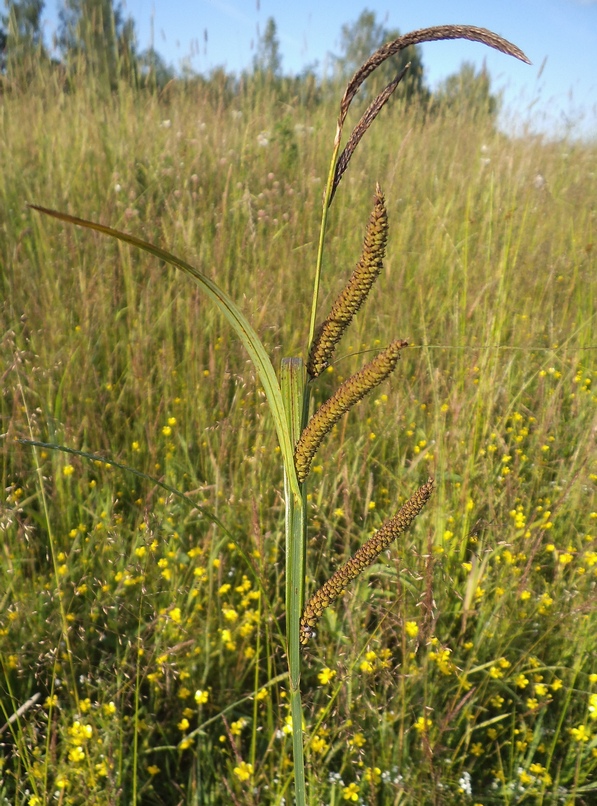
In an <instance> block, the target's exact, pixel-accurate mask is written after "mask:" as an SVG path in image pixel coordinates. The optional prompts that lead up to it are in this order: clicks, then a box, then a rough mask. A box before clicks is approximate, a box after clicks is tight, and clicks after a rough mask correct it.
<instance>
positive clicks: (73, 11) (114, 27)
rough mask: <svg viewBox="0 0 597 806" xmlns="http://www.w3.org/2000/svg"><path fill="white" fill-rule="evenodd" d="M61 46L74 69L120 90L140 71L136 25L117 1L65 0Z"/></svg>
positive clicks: (61, 16)
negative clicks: (124, 79)
mask: <svg viewBox="0 0 597 806" xmlns="http://www.w3.org/2000/svg"><path fill="white" fill-rule="evenodd" d="M59 16H60V28H59V33H58V45H59V47H60V49H61V51H62V53H63V55H64V57H65V59H66V61H67V64H68V66H69V67H70V68H75V69H76V68H78V67H80V66H81V64H84V65H85V68H86V70H87V71H88V73H90V74H92V75H94V76H95V77H96V78H98V79H99V80H100V83H107V84H108V86H109V87H110V88H111V89H116V87H117V85H118V79H119V77H122V76H127V77H130V76H132V75H134V74H135V71H136V53H135V24H134V22H133V19H132V18H131V17H126V18H125V16H124V12H123V8H122V5H121V4H120V3H118V5H114V3H113V0H65V2H64V6H63V8H62V9H61V11H60V15H59Z"/></svg>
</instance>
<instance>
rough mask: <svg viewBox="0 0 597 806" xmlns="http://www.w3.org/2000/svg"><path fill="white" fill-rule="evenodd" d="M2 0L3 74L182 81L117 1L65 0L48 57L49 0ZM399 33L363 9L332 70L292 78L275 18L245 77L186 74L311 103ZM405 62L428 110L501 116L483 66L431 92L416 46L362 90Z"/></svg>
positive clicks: (147, 83)
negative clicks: (145, 43) (45, 71)
mask: <svg viewBox="0 0 597 806" xmlns="http://www.w3.org/2000/svg"><path fill="white" fill-rule="evenodd" d="M4 2H5V12H4V13H3V14H0V76H4V77H7V78H10V77H11V76H12V77H19V76H20V77H21V78H23V76H24V75H25V77H26V74H27V71H28V70H31V69H32V66H35V69H36V70H38V69H39V67H40V66H43V65H44V64H47V66H48V67H49V68H55V69H59V70H61V71H62V72H63V74H64V77H65V81H66V82H68V79H69V77H73V76H75V75H80V74H84V75H85V76H93V78H94V79H95V81H96V83H97V85H98V86H101V87H105V88H107V89H109V90H110V91H116V90H117V89H118V87H119V86H120V84H121V82H123V81H125V82H127V83H129V84H132V85H133V86H136V87H149V88H155V89H161V88H163V87H164V86H165V85H166V84H167V83H168V82H170V81H171V80H173V79H175V78H181V77H180V76H177V75H176V73H175V71H174V69H173V68H172V67H170V66H169V65H168V64H166V62H165V61H164V59H163V58H162V57H161V55H160V54H159V53H158V52H157V51H156V50H155V49H154V48H148V49H145V50H143V51H139V50H138V48H137V43H136V35H135V24H134V21H133V19H132V17H130V16H126V15H125V13H124V9H123V6H122V4H121V3H120V2H117V0H63V5H62V8H61V10H60V13H59V27H58V31H57V33H56V35H55V37H54V42H53V46H54V47H53V52H54V53H55V54H57V55H55V56H50V53H49V51H48V48H47V46H46V44H45V43H44V39H43V32H42V14H43V10H44V0H4ZM399 36H400V31H398V30H396V29H391V28H386V27H385V26H384V25H383V24H382V23H380V22H378V20H377V19H376V16H375V12H373V11H369V10H367V9H365V10H364V11H363V12H362V13H361V14H360V16H359V18H358V19H357V20H356V21H355V22H353V23H347V24H345V25H343V26H342V28H341V33H340V52H339V54H337V55H334V54H330V55H331V58H330V64H331V65H332V68H331V72H330V74H328V75H327V76H322V75H321V73H320V71H319V70H318V65H317V64H313V65H310V66H308V67H306V68H305V69H304V70H303V71H302V73H301V74H300V75H296V76H289V75H286V74H285V73H284V71H283V58H282V53H281V50H280V42H279V39H278V33H277V26H276V22H275V20H274V18H273V17H270V18H269V19H268V20H267V23H266V25H265V29H264V31H263V33H262V34H260V36H259V37H258V40H257V44H256V49H255V56H254V58H253V63H252V65H251V67H250V68H248V69H247V70H246V71H244V72H243V74H242V75H240V76H237V75H233V74H230V73H227V72H226V70H224V69H223V68H216V69H214V70H213V71H212V72H211V73H210V74H209V75H208V76H200V75H197V74H193V73H192V71H190V70H185V72H184V75H183V76H182V79H183V80H185V81H187V82H201V83H206V84H208V85H211V87H212V89H216V90H218V92H219V94H222V93H223V94H225V95H228V96H231V97H232V96H234V95H235V94H236V92H237V91H238V88H239V84H241V83H242V82H245V83H246V82H248V81H249V82H253V83H254V84H255V85H257V86H260V85H267V86H268V87H270V88H271V89H274V90H278V91H279V92H280V93H282V94H286V95H288V94H294V95H295V96H298V97H299V98H300V99H301V100H302V101H304V102H305V101H307V102H309V101H311V102H312V101H314V100H317V99H321V98H322V97H323V96H324V95H325V87H326V86H328V87H329V86H330V85H337V84H338V83H340V84H345V83H346V82H347V80H348V79H349V78H350V77H351V76H352V75H353V73H354V72H355V70H356V69H357V68H358V67H359V66H360V65H361V64H362V63H363V62H364V61H365V60H366V59H367V58H368V57H369V56H370V55H371V54H372V53H373V52H374V51H375V50H377V48H379V47H380V46H381V45H383V44H384V43H385V42H388V41H390V40H392V39H396V38H397V37H399ZM407 63H410V68H409V70H408V72H407V74H406V77H405V79H404V81H403V82H402V85H401V87H400V91H401V92H402V93H403V95H406V96H407V97H409V98H410V97H417V98H418V100H419V101H422V102H423V103H424V104H425V105H426V106H427V107H428V108H433V107H434V106H435V107H438V106H443V107H444V108H446V107H447V108H449V109H453V110H456V111H459V112H460V111H462V110H464V111H467V112H469V113H473V114H484V115H488V116H491V117H495V115H496V114H497V111H498V109H499V102H500V98H499V95H496V94H494V93H492V91H491V81H490V77H489V74H488V73H487V71H486V69H485V68H481V70H476V68H475V67H474V65H472V64H470V63H466V62H465V63H464V64H463V65H462V66H461V68H460V70H459V71H458V72H457V73H455V74H453V75H451V76H448V77H447V78H446V79H445V80H444V81H443V82H441V84H440V85H439V86H438V87H437V88H435V89H434V90H433V92H432V91H431V90H430V89H429V88H428V86H427V85H426V82H425V71H424V66H423V61H422V57H421V50H420V48H419V47H410V48H407V49H405V50H404V51H401V52H400V53H398V54H397V55H396V56H394V57H392V58H391V59H388V60H387V61H386V62H385V63H384V64H383V65H382V67H381V68H380V69H379V70H377V71H376V72H375V74H374V76H372V77H371V79H368V80H367V82H366V83H365V86H364V87H363V94H365V95H369V96H370V97H374V96H375V95H376V94H377V93H378V92H379V91H380V89H381V88H382V87H383V86H385V84H388V83H389V82H390V81H391V80H392V79H393V78H394V77H395V76H396V75H397V74H398V73H399V72H401V70H402V69H403V68H404V67H405V65H406V64H407ZM21 83H22V82H21ZM367 84H369V86H367Z"/></svg>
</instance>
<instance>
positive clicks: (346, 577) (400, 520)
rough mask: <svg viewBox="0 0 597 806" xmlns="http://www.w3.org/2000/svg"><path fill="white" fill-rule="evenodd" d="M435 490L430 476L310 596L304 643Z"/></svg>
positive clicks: (302, 632)
mask: <svg viewBox="0 0 597 806" xmlns="http://www.w3.org/2000/svg"><path fill="white" fill-rule="evenodd" d="M432 491H433V479H432V478H429V479H428V480H427V481H426V483H425V484H423V486H422V487H420V488H419V489H418V490H417V492H416V493H415V494H414V495H413V496H411V498H409V499H408V501H407V502H406V503H405V504H404V505H403V506H402V507H401V508H400V509H399V510H398V512H397V513H396V515H394V517H393V518H389V519H388V520H387V521H385V523H384V524H383V525H382V527H381V528H380V529H378V531H377V532H376V533H375V534H374V535H373V537H371V538H369V540H368V541H367V542H366V543H365V544H364V545H363V546H361V548H360V549H359V550H358V551H357V552H356V553H355V554H353V556H352V557H351V558H350V560H348V562H346V563H345V564H344V565H343V566H342V567H341V568H339V569H338V570H337V571H336V572H335V573H334V574H333V575H332V576H331V577H330V578H329V579H328V580H327V582H325V583H324V584H323V585H322V586H321V588H319V590H318V591H317V592H316V593H315V594H313V596H312V597H311V598H310V599H309V601H308V603H307V606H306V607H305V609H304V611H303V615H302V617H301V625H300V642H301V644H306V643H307V641H308V640H309V638H310V637H311V636H312V635H313V628H314V627H315V625H316V624H317V621H318V620H319V618H320V617H321V615H322V613H323V611H324V610H325V608H326V607H329V606H330V605H331V604H332V603H333V602H334V601H335V600H336V599H337V598H338V597H339V596H340V595H341V594H342V593H343V591H344V589H345V588H346V586H347V585H348V583H349V582H351V581H352V580H353V579H356V578H357V577H358V576H359V574H360V573H361V572H362V571H363V570H364V569H365V568H366V567H367V566H368V565H371V564H372V563H374V562H375V560H376V559H377V558H378V557H379V555H380V554H381V552H382V551H385V549H387V548H388V546H389V545H390V544H391V543H392V542H393V541H394V540H396V538H397V537H398V536H399V535H401V534H402V533H403V532H405V531H406V530H407V529H408V527H409V526H410V524H411V523H412V522H413V521H414V519H415V518H416V517H417V515H418V514H419V512H421V510H422V509H423V507H424V506H425V504H426V503H427V501H428V500H429V497H430V495H431V493H432Z"/></svg>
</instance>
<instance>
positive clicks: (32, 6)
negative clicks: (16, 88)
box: [0, 0, 46, 71]
mask: <svg viewBox="0 0 597 806" xmlns="http://www.w3.org/2000/svg"><path fill="white" fill-rule="evenodd" d="M5 7H6V14H3V15H0V68H1V69H2V70H3V71H4V70H7V69H11V68H16V67H17V66H18V65H24V64H26V63H29V62H31V59H32V57H33V56H34V55H36V56H37V55H39V54H40V53H41V54H42V55H43V56H44V57H45V55H46V54H45V50H44V48H43V37H42V30H41V15H42V12H43V9H44V0H19V2H15V1H14V0H5Z"/></svg>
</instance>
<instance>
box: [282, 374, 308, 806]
mask: <svg viewBox="0 0 597 806" xmlns="http://www.w3.org/2000/svg"><path fill="white" fill-rule="evenodd" d="M280 376H281V378H280V379H281V387H282V400H283V402H284V408H285V409H286V416H287V420H288V428H289V430H290V439H291V444H292V445H293V446H294V445H296V442H297V440H298V438H299V435H300V432H301V427H302V420H303V396H304V392H305V369H304V365H303V361H302V359H301V358H284V359H282V369H281V373H280ZM301 488H302V489H301V492H302V494H301V497H300V498H298V497H297V496H295V495H294V493H293V491H292V489H291V486H290V482H289V479H288V473H287V472H285V474H284V496H285V506H286V518H285V526H286V636H287V657H288V672H289V678H290V692H289V694H290V713H291V716H292V752H293V758H294V788H295V802H296V806H305V804H306V787H305V758H304V754H303V705H302V701H301V649H300V643H299V625H300V618H301V613H302V610H303V596H304V583H305V524H306V497H305V487H304V485H301Z"/></svg>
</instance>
